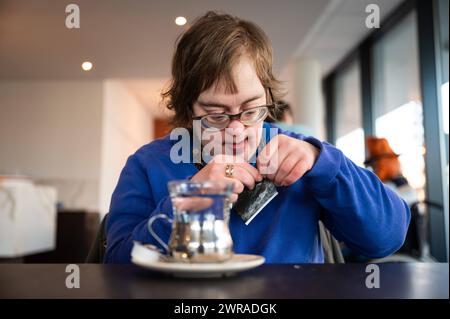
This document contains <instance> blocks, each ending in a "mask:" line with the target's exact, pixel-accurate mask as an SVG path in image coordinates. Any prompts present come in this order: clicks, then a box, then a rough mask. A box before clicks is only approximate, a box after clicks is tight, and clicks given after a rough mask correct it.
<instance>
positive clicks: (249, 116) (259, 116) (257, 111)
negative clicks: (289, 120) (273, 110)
mask: <svg viewBox="0 0 450 319" xmlns="http://www.w3.org/2000/svg"><path fill="white" fill-rule="evenodd" d="M268 113H269V109H268V108H267V107H265V106H263V107H258V108H254V109H250V110H247V111H245V112H243V113H242V115H241V122H242V123H243V124H245V125H253V124H256V123H258V122H260V121H262V120H263V119H264V118H265V117H266V116H267V114H268Z"/></svg>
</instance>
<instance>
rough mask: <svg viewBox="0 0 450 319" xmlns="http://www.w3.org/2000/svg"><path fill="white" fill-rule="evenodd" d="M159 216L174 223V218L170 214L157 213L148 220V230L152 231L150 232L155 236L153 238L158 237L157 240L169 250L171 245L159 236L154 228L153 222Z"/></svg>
mask: <svg viewBox="0 0 450 319" xmlns="http://www.w3.org/2000/svg"><path fill="white" fill-rule="evenodd" d="M159 218H163V219H166V220H167V221H168V222H169V223H173V219H172V218H170V217H169V216H167V215H165V214H157V215H154V216H152V217H151V218H150V219H149V220H148V224H147V225H148V231H149V232H150V234H151V235H152V236H153V238H155V239H156V241H157V242H158V243H159V244H160V245H161V246H163V247H164V249H165V250H166V251H167V252H169V246H168V245H167V244H166V243H165V242H164V241H163V240H162V239H161V238H160V237H159V236H158V235H156V233H155V231H154V230H153V228H152V225H153V222H154V221H155V220H157V219H159Z"/></svg>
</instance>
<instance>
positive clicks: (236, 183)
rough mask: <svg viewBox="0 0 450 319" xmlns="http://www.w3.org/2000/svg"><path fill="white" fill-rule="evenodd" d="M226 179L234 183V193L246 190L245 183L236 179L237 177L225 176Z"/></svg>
mask: <svg viewBox="0 0 450 319" xmlns="http://www.w3.org/2000/svg"><path fill="white" fill-rule="evenodd" d="M224 178H225V180H226V181H228V182H231V183H233V184H234V185H233V193H236V194H240V193H242V192H243V191H244V184H243V183H242V182H241V181H240V180H238V179H236V178H229V177H224Z"/></svg>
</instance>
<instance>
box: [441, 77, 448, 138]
mask: <svg viewBox="0 0 450 319" xmlns="http://www.w3.org/2000/svg"><path fill="white" fill-rule="evenodd" d="M441 94H442V119H443V121H444V123H443V124H444V125H443V126H444V133H445V134H448V82H447V83H445V84H443V85H442V87H441Z"/></svg>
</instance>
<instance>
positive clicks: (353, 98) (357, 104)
mask: <svg viewBox="0 0 450 319" xmlns="http://www.w3.org/2000/svg"><path fill="white" fill-rule="evenodd" d="M334 90H335V92H336V93H335V96H336V100H335V112H336V146H337V147H338V148H339V149H340V150H341V151H342V152H343V153H344V154H345V155H346V156H347V157H348V158H350V159H351V160H352V161H353V162H354V163H356V164H357V165H360V166H363V163H364V153H365V150H364V131H363V128H362V106H361V103H362V102H361V85H360V71H359V64H358V60H354V61H353V62H352V63H351V64H349V65H348V66H347V67H346V68H345V69H343V70H342V71H341V72H340V73H338V75H337V77H336V82H335V89H334Z"/></svg>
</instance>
